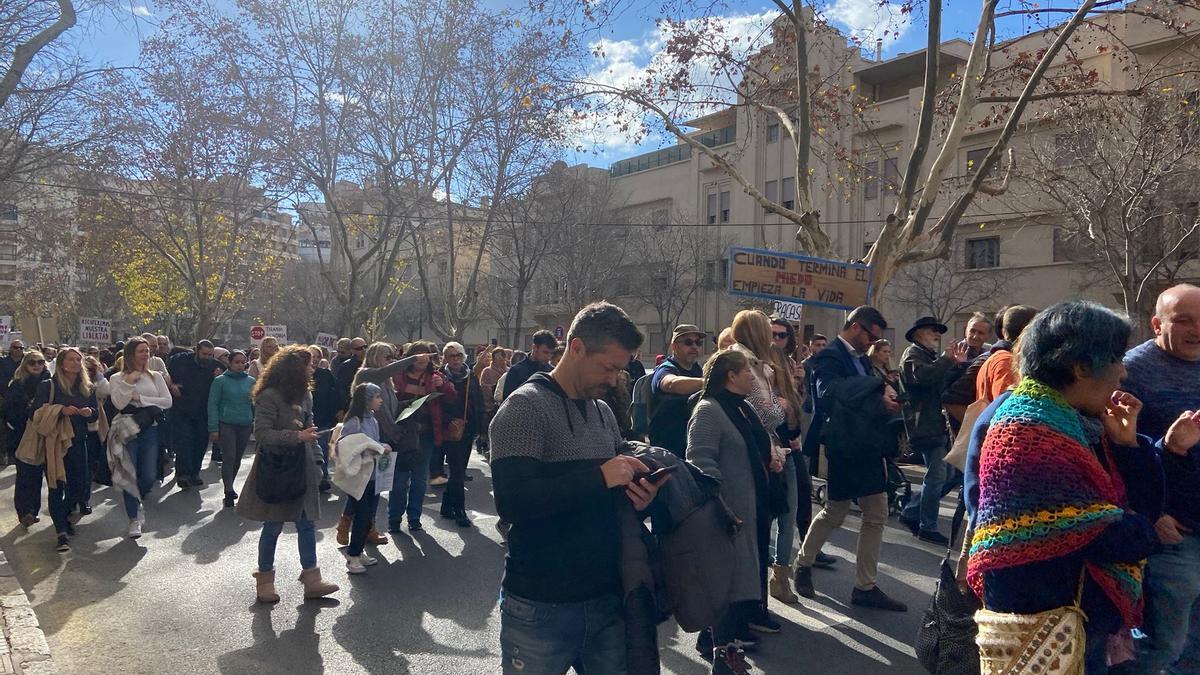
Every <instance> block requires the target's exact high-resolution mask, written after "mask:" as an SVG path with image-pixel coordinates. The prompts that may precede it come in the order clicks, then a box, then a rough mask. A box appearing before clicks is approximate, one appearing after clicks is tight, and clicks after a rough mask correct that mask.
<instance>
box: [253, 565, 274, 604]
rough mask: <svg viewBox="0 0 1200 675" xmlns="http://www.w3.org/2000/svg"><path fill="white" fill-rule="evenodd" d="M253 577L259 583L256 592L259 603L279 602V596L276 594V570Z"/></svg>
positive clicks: (258, 573) (257, 573)
mask: <svg viewBox="0 0 1200 675" xmlns="http://www.w3.org/2000/svg"><path fill="white" fill-rule="evenodd" d="M253 576H254V578H255V579H256V580H257V581H258V584H257V588H256V591H255V594H256V595H257V596H258V601H259V602H267V603H270V602H279V594H278V593H276V592H275V570H269V571H267V572H255V573H254V574H253Z"/></svg>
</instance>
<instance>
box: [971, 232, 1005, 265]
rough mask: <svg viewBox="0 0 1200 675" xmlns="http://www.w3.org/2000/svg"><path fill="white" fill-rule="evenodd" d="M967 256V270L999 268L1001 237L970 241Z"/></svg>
mask: <svg viewBox="0 0 1200 675" xmlns="http://www.w3.org/2000/svg"><path fill="white" fill-rule="evenodd" d="M966 254H967V255H966V268H967V269H969V270H981V269H987V268H989V267H999V266H1000V237H984V238H982V239H968V240H967V246H966Z"/></svg>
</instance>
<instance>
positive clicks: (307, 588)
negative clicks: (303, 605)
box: [300, 567, 338, 600]
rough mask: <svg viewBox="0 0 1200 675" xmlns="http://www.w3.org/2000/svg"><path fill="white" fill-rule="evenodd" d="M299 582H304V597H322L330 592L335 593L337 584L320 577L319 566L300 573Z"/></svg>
mask: <svg viewBox="0 0 1200 675" xmlns="http://www.w3.org/2000/svg"><path fill="white" fill-rule="evenodd" d="M300 583H302V584H304V598H305V599H306V600H307V599H310V598H323V597H325V596H326V595H329V594H330V593H337V591H338V585H337V584H333V583H330V582H328V581H325V580H324V579H322V578H321V568H320V567H314V568H312V569H307V570H304V571H303V572H301V573H300Z"/></svg>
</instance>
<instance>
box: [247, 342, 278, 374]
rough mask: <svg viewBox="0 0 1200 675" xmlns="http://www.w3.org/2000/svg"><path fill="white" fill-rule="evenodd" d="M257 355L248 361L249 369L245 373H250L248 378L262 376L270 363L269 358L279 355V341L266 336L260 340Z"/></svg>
mask: <svg viewBox="0 0 1200 675" xmlns="http://www.w3.org/2000/svg"><path fill="white" fill-rule="evenodd" d="M257 351H258V353H259V355H258V356H256V357H254V359H253V360H252V361H250V367H249V368H248V369H247V370H246V372H248V373H250V377H253V378H255V379H257V378H258V376H260V375H262V374H263V371H264V370H265V369H266V367H267V364H269V363H271V358H272V357H274V356H275V355H276V354H278V353H279V340H277V339H276V338H275V337H274V336H272V335H268V336H267V337H265V338H263V339H262V343H261V344H260V345H259V349H258V350H257Z"/></svg>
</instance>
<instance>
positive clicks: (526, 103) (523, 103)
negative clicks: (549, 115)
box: [521, 96, 533, 108]
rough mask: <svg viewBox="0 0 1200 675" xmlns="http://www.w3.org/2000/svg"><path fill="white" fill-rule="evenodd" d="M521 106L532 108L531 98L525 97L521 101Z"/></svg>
mask: <svg viewBox="0 0 1200 675" xmlns="http://www.w3.org/2000/svg"><path fill="white" fill-rule="evenodd" d="M521 106H522V107H525V108H529V107H532V106H533V98H532V97H530V96H526V97H525V98H523V99H521Z"/></svg>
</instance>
